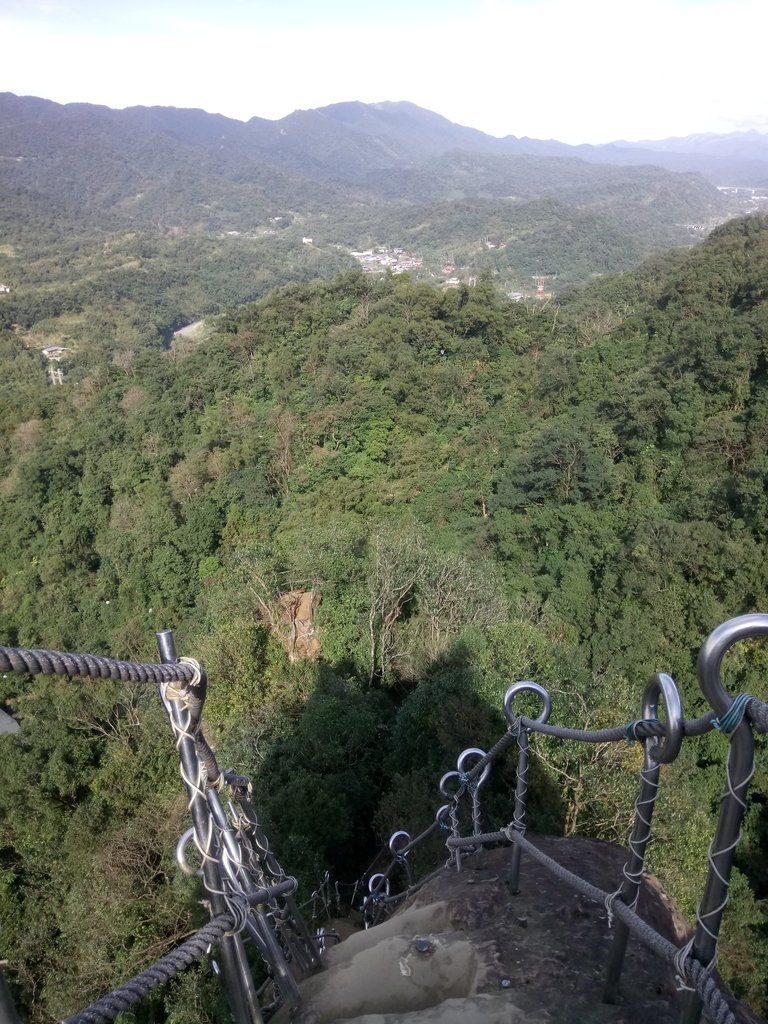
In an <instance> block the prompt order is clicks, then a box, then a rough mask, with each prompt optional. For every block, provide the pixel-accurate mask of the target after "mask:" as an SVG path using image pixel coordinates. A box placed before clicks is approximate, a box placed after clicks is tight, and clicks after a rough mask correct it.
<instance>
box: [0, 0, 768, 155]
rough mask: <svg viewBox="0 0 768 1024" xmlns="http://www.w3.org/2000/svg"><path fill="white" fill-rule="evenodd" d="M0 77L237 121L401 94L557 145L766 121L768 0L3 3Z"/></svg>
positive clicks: (46, 91)
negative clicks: (558, 142) (554, 141)
mask: <svg viewBox="0 0 768 1024" xmlns="http://www.w3.org/2000/svg"><path fill="white" fill-rule="evenodd" d="M0 40H2V63H0V91H8V92H14V93H17V94H19V95H32V96H42V97H45V98H47V99H52V100H56V101H58V102H60V103H68V102H74V101H83V102H89V103H105V104H107V105H108V106H111V107H125V106H131V105H134V104H147V105H151V104H160V105H164V106H165V105H167V106H177V107H202V108H203V109H204V110H208V111H212V112H216V113H221V114H226V115H228V116H229V117H235V118H239V119H241V120H247V119H248V118H250V117H253V116H259V117H267V118H279V117H283V116H284V115H285V114H288V113H290V112H291V111H292V110H295V109H297V108H307V107H319V106H323V105H325V104H328V103H336V102H339V101H342V100H363V101H364V102H367V103H371V102H377V101H381V100H411V101H412V102H414V103H417V104H419V105H420V106H423V107H427V108H429V109H430V110H435V111H437V112H438V113H440V114H444V115H445V116H446V117H448V118H450V119H451V120H452V121H457V122H458V123H460V124H466V125H470V126H472V127H474V128H480V129H482V130H483V131H486V132H489V133H491V134H493V135H507V134H510V135H529V136H532V137H535V138H557V139H561V140H562V141H564V142H572V143H574V142H608V141H611V140H614V139H620V138H625V139H644V138H645V139H647V138H651V139H659V138H664V137H666V136H669V135H688V134H691V133H693V132H704V131H715V132H728V131H734V130H741V129H746V128H757V129H758V130H760V131H768V76H766V74H765V70H764V63H765V45H766V40H768V2H766V0H643V3H642V4H641V3H638V2H637V0H631V2H630V0H475V2H473V0H439V2H438V0H407V2H406V0H378V2H366V0H324V2H323V3H320V2H314V0H183V2H182V0H154V2H152V0H123V2H122V3H120V4H117V3H116V2H115V0H0Z"/></svg>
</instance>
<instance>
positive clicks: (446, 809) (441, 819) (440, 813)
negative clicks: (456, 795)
mask: <svg viewBox="0 0 768 1024" xmlns="http://www.w3.org/2000/svg"><path fill="white" fill-rule="evenodd" d="M450 810H451V805H450V804H443V806H442V807H438V809H437V814H435V821H436V822H437V824H438V825H445V827H446V828H448V827H449V825H448V822H447V821H446V819H447V817H448V815H449V813H450Z"/></svg>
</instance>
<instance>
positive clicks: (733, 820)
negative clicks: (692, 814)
mask: <svg viewBox="0 0 768 1024" xmlns="http://www.w3.org/2000/svg"><path fill="white" fill-rule="evenodd" d="M756 636H768V615H763V614H757V613H755V614H752V615H739V616H737V617H736V618H734V619H729V620H728V621H727V622H724V623H723V624H722V626H718V627H717V629H715V630H713V632H712V633H710V635H709V636H708V637H707V639H706V640H705V642H704V645H703V646H702V648H701V651H700V652H699V663H698V669H699V684H700V686H701V689H702V692H703V693H704V696H705V697H706V698H707V700H708V701H709V703H710V705H711V706H712V708H713V709H714V711H715V714H716V715H717V716H718V717H719V718H721V719H722V718H723V717H724V716H725V715H726V714H727V713H728V711H729V710H730V708H731V706H732V705H733V698H732V697H731V696H730V694H729V693H728V691H727V690H726V689H725V687H724V686H723V682H722V678H721V675H720V666H721V664H722V661H723V658H724V656H725V654H726V652H727V651H728V650H729V649H730V648H731V647H732V646H733V645H734V644H735V643H737V642H738V641H739V640H744V639H746V638H747V637H756ZM754 757H755V740H754V736H753V735H752V727H751V726H750V724H749V722H748V721H747V720H746V719H743V718H742V720H741V723H740V724H739V725H738V726H737V728H736V729H735V730H734V731H733V732H732V733H731V739H730V749H729V751H728V761H727V768H726V770H727V773H728V780H729V781H728V785H727V786H726V788H725V791H724V792H723V795H722V797H721V798H720V817H719V819H718V822H717V831H716V832H715V838H714V839H713V840H712V844H711V846H710V848H709V873H708V875H707V883H706V886H705V888H704V895H703V896H702V899H701V903H700V905H699V909H698V912H697V914H696V919H697V926H696V932H695V934H694V939H693V950H692V952H693V956H694V957H695V958H696V959H697V960H698V961H699V963H701V964H703V965H704V966H707V965H709V964H711V963H713V961H714V959H715V956H716V954H717V939H718V936H719V933H720V922H721V919H722V916H723V911H724V910H725V906H726V904H727V902H728V888H729V886H730V881H731V869H732V868H733V858H734V853H735V849H736V845H737V843H738V840H739V836H740V834H741V823H742V820H743V818H744V813H745V811H746V796H747V789H748V787H749V782H750V779H751V778H752V772H753V769H754ZM700 1017H701V1000H700V999H699V996H698V993H696V992H687V993H686V994H685V998H684V1000H683V1007H682V1011H681V1014H680V1024H698V1021H699V1019H700Z"/></svg>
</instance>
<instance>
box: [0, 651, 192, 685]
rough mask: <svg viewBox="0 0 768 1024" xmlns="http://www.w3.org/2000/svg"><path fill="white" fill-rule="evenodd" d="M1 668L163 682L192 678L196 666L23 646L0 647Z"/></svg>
mask: <svg viewBox="0 0 768 1024" xmlns="http://www.w3.org/2000/svg"><path fill="white" fill-rule="evenodd" d="M0 672H22V673H28V674H30V675H44V676H70V677H73V678H82V679H114V680H115V681H116V682H132V683H154V684H155V685H158V686H159V685H160V684H161V683H172V682H179V681H182V682H185V683H188V682H191V680H192V679H193V677H194V673H195V670H194V668H193V667H192V666H190V665H183V664H180V663H178V662H177V663H174V664H170V665H144V664H141V663H139V662H135V661H117V660H116V659H115V658H101V657H97V656H96V655H95V654H72V653H70V652H69V651H35V650H27V649H25V648H21V647H0Z"/></svg>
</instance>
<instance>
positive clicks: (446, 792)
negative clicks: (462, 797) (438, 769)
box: [438, 772, 463, 800]
mask: <svg viewBox="0 0 768 1024" xmlns="http://www.w3.org/2000/svg"><path fill="white" fill-rule="evenodd" d="M449 779H458V780H459V785H461V782H462V781H463V780H462V778H461V775H460V774H459V772H446V773H445V775H444V776H443V777H442V779H440V783H439V785H438V789H439V790H440V792H441V793H442V795H443V796H444V797H445V799H446V800H454V799H455V797H456V794H455V793H451V792H449V790H447V789H446V788H445V787H446V785H447V783H448V780H449Z"/></svg>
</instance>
